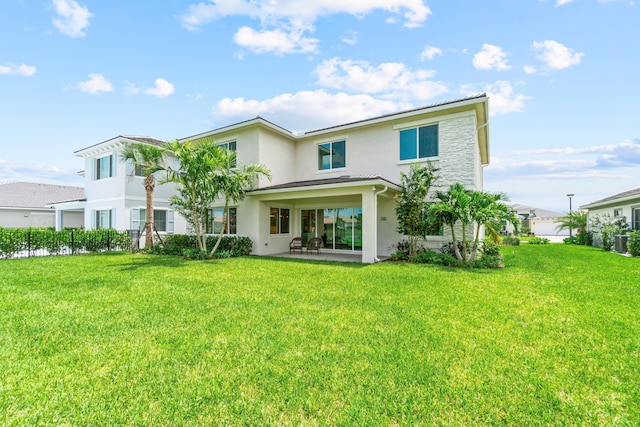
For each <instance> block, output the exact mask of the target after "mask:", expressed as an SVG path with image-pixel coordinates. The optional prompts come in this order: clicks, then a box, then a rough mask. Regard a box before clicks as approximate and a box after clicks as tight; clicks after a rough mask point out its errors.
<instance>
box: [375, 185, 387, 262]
mask: <svg viewBox="0 0 640 427" xmlns="http://www.w3.org/2000/svg"><path fill="white" fill-rule="evenodd" d="M388 189H389V186H387V185H385V186H384V189H382V190H380V191H376V186H375V185H372V186H371V191H372V192H373V225H374V228H373V243H374V245H375V246H374V249H375V255H374V256H373V260H374V262H380V259H379V258H378V195H380V194H382V193H384V192H386V191H387V190H388Z"/></svg>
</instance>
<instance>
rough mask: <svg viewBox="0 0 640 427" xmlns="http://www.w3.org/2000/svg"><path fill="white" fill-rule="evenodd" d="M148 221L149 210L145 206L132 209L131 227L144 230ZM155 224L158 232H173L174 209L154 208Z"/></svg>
mask: <svg viewBox="0 0 640 427" xmlns="http://www.w3.org/2000/svg"><path fill="white" fill-rule="evenodd" d="M146 223H147V210H146V209H145V208H132V209H131V229H132V230H139V231H142V230H144V227H145V225H146ZM153 224H154V225H155V227H156V230H158V232H167V233H173V211H172V210H171V209H154V210H153Z"/></svg>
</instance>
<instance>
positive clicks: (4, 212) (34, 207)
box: [0, 182, 84, 228]
mask: <svg viewBox="0 0 640 427" xmlns="http://www.w3.org/2000/svg"><path fill="white" fill-rule="evenodd" d="M82 197H84V189H83V188H82V187H75V186H69V185H55V184H41V183H36V182H6V183H2V184H0V227H3V228H28V227H36V228H43V227H53V226H54V224H55V217H56V211H55V209H54V208H52V207H51V204H52V203H56V202H61V201H67V200H75V199H79V198H82ZM61 226H63V227H83V226H84V222H83V216H82V214H78V213H75V214H74V213H71V214H69V215H68V216H66V217H65V218H64V221H63V222H61Z"/></svg>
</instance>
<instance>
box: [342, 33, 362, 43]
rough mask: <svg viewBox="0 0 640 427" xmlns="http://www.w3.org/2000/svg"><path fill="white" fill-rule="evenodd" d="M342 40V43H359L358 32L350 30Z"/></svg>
mask: <svg viewBox="0 0 640 427" xmlns="http://www.w3.org/2000/svg"><path fill="white" fill-rule="evenodd" d="M340 40H341V41H342V43H346V44H350V45H354V44H358V32H357V31H354V30H349V31H347V33H346V34H345V35H344V36H342V37H341V39H340Z"/></svg>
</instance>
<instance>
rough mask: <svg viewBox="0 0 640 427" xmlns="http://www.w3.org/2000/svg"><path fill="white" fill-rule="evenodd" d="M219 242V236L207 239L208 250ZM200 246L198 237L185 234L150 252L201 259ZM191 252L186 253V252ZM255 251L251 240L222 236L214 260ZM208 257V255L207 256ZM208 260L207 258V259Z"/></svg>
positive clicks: (177, 235) (172, 236) (172, 238)
mask: <svg viewBox="0 0 640 427" xmlns="http://www.w3.org/2000/svg"><path fill="white" fill-rule="evenodd" d="M217 240H218V236H208V237H207V248H209V250H210V249H212V248H213V246H214V245H215V244H216V241H217ZM197 247H198V244H197V242H196V237H195V236H192V235H185V234H171V235H168V236H167V237H166V238H165V240H164V246H162V247H154V248H153V249H150V250H149V251H148V252H149V253H151V254H155V255H178V256H183V257H185V258H187V259H199V258H201V255H200V254H199V252H200V251H199V250H198V249H197ZM186 249H187V250H189V251H187V252H186V254H187V255H185V250H186ZM190 249H196V251H197V253H198V254H197V256H194V254H195V252H193V251H190ZM252 249H253V242H252V241H251V239H250V238H248V237H244V236H222V240H221V241H220V245H219V246H218V249H217V250H216V253H215V254H214V258H229V257H241V256H246V255H249V254H250V253H251V250H252ZM207 255H208V254H207ZM205 258H206V257H205Z"/></svg>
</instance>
